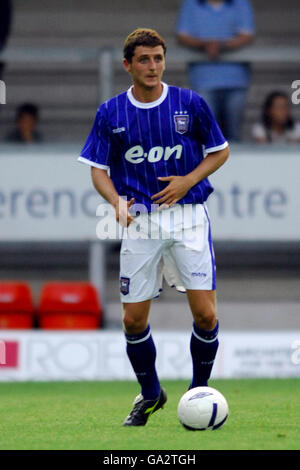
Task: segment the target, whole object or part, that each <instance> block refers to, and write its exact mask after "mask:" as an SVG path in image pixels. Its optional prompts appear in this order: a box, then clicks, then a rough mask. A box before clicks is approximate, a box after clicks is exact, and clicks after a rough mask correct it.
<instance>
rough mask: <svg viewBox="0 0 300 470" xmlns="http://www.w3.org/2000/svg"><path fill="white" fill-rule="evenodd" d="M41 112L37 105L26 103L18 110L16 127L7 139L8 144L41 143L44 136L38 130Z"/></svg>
mask: <svg viewBox="0 0 300 470" xmlns="http://www.w3.org/2000/svg"><path fill="white" fill-rule="evenodd" d="M38 119H39V110H38V107H37V106H36V105H35V104H31V103H25V104H22V105H21V106H19V107H18V108H17V112H16V121H15V122H16V127H15V129H13V130H12V131H11V132H10V133H9V134H8V135H7V136H6V138H5V141H6V142H15V143H35V142H41V141H42V136H41V134H40V132H38V131H37V130H36V126H37V123H38Z"/></svg>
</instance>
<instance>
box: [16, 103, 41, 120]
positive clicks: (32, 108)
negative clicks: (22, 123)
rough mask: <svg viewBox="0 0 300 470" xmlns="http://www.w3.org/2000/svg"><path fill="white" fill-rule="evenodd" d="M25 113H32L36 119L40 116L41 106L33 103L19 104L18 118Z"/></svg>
mask: <svg viewBox="0 0 300 470" xmlns="http://www.w3.org/2000/svg"><path fill="white" fill-rule="evenodd" d="M23 114H30V115H31V116H33V117H34V118H35V119H36V120H38V118H39V108H38V107H37V106H36V105H35V104H33V103H23V104H21V105H20V106H18V108H17V111H16V120H17V121H18V119H20V117H21V116H22V115H23Z"/></svg>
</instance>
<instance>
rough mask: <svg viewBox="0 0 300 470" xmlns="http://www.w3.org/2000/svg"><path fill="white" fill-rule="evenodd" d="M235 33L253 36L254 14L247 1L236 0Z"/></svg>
mask: <svg viewBox="0 0 300 470" xmlns="http://www.w3.org/2000/svg"><path fill="white" fill-rule="evenodd" d="M236 10H237V32H238V33H246V34H253V33H254V32H255V25H254V12H253V9H252V6H251V3H250V1H249V0H236Z"/></svg>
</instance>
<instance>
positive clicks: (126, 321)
mask: <svg viewBox="0 0 300 470" xmlns="http://www.w3.org/2000/svg"><path fill="white" fill-rule="evenodd" d="M123 327H124V330H125V332H126V333H127V334H129V335H130V334H138V333H142V332H143V331H144V330H145V329H146V327H147V325H146V324H145V321H144V319H143V318H139V317H134V316H132V315H129V314H126V313H125V315H124V317H123Z"/></svg>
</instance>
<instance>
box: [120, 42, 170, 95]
mask: <svg viewBox="0 0 300 470" xmlns="http://www.w3.org/2000/svg"><path fill="white" fill-rule="evenodd" d="M124 66H125V69H126V70H127V72H129V73H130V75H131V77H132V80H133V83H134V84H135V85H139V86H140V87H143V88H146V89H151V88H156V87H158V86H160V84H161V78H162V76H163V73H164V70H165V55H164V50H163V48H162V46H155V47H148V46H137V47H136V48H135V50H134V55H133V57H132V61H131V62H128V61H127V60H126V59H124Z"/></svg>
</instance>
